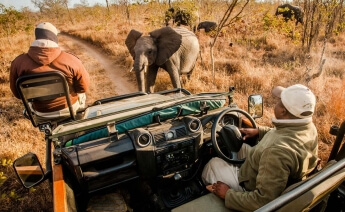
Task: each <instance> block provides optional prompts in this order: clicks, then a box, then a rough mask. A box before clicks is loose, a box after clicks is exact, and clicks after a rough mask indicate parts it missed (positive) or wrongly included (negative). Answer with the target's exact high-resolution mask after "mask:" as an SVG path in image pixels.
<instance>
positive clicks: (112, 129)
mask: <svg viewBox="0 0 345 212" xmlns="http://www.w3.org/2000/svg"><path fill="white" fill-rule="evenodd" d="M107 129H108V136H109V139H110V141H111V142H114V141H118V140H119V131H117V129H116V125H115V121H114V122H109V123H107Z"/></svg>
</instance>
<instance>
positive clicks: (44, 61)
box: [10, 22, 90, 119]
mask: <svg viewBox="0 0 345 212" xmlns="http://www.w3.org/2000/svg"><path fill="white" fill-rule="evenodd" d="M57 35H58V30H57V29H56V27H55V26H54V25H52V24H51V23H48V22H43V23H40V24H38V25H37V26H36V28H35V38H36V40H35V41H33V43H32V44H31V46H30V48H29V51H28V52H27V53H25V54H21V55H19V56H18V57H16V58H15V59H14V60H13V61H12V63H11V68H10V87H11V90H12V93H13V94H14V96H15V97H17V98H20V95H19V93H18V91H17V88H16V81H17V79H18V78H19V77H20V76H23V75H30V74H38V73H45V72H49V71H53V70H54V71H60V72H61V73H62V74H63V75H64V76H65V79H66V81H67V83H68V86H69V92H70V99H71V102H72V107H73V110H74V113H76V111H77V110H78V109H80V108H83V107H85V102H86V95H85V92H86V91H87V89H88V86H89V82H90V79H89V73H88V72H87V71H86V69H85V68H84V66H83V64H82V62H81V61H80V60H79V58H77V57H76V56H74V55H72V54H69V53H66V52H64V51H62V50H61V48H60V47H59V45H58V37H57ZM31 106H32V109H33V112H34V113H35V114H36V115H37V116H39V117H44V118H48V119H49V118H51V119H55V118H59V117H64V116H69V110H68V105H67V102H66V100H65V98H64V97H58V98H56V99H54V100H49V101H40V102H34V103H33V104H32V105H31Z"/></svg>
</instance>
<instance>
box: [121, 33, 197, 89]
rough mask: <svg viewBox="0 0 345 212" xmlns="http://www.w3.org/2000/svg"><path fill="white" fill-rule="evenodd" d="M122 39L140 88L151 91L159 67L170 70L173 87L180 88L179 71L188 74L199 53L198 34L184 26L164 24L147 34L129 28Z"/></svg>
mask: <svg viewBox="0 0 345 212" xmlns="http://www.w3.org/2000/svg"><path fill="white" fill-rule="evenodd" d="M125 43H126V46H127V48H128V50H129V52H130V54H131V55H132V57H133V59H134V67H133V68H134V70H135V74H136V78H137V82H138V89H139V91H146V92H151V93H153V92H154V84H155V81H156V77H157V72H158V68H163V69H164V70H166V71H167V72H168V73H169V75H170V79H171V82H172V84H173V87H174V88H181V81H180V75H181V74H191V71H192V70H193V69H194V66H195V63H196V60H197V58H198V54H199V41H198V39H197V37H196V36H195V34H194V33H193V32H191V31H189V30H187V29H185V28H183V27H178V28H171V27H163V28H160V29H156V30H154V31H152V32H150V33H149V36H142V33H141V32H138V31H136V30H134V29H132V30H131V31H130V32H129V34H128V36H127V38H126V41H125ZM145 70H147V73H146V77H145Z"/></svg>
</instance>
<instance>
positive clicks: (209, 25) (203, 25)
mask: <svg viewBox="0 0 345 212" xmlns="http://www.w3.org/2000/svg"><path fill="white" fill-rule="evenodd" d="M216 28H217V23H216V22H213V21H203V22H200V23H199V24H198V28H197V29H198V31H199V30H200V29H204V30H205V32H210V31H213V30H216Z"/></svg>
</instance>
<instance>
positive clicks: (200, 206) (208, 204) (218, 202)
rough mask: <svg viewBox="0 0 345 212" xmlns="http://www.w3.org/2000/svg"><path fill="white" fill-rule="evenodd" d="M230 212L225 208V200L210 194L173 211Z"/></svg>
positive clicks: (172, 211)
mask: <svg viewBox="0 0 345 212" xmlns="http://www.w3.org/2000/svg"><path fill="white" fill-rule="evenodd" d="M186 211H188V212H194V211H195V212H210V211H217V212H229V211H230V209H228V208H226V207H225V203H224V200H222V199H221V198H219V197H217V196H216V195H214V194H212V193H209V194H206V195H204V196H202V197H199V198H197V199H195V200H193V201H190V202H188V203H186V204H184V205H181V206H179V207H177V208H174V209H173V210H171V212H186Z"/></svg>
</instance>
